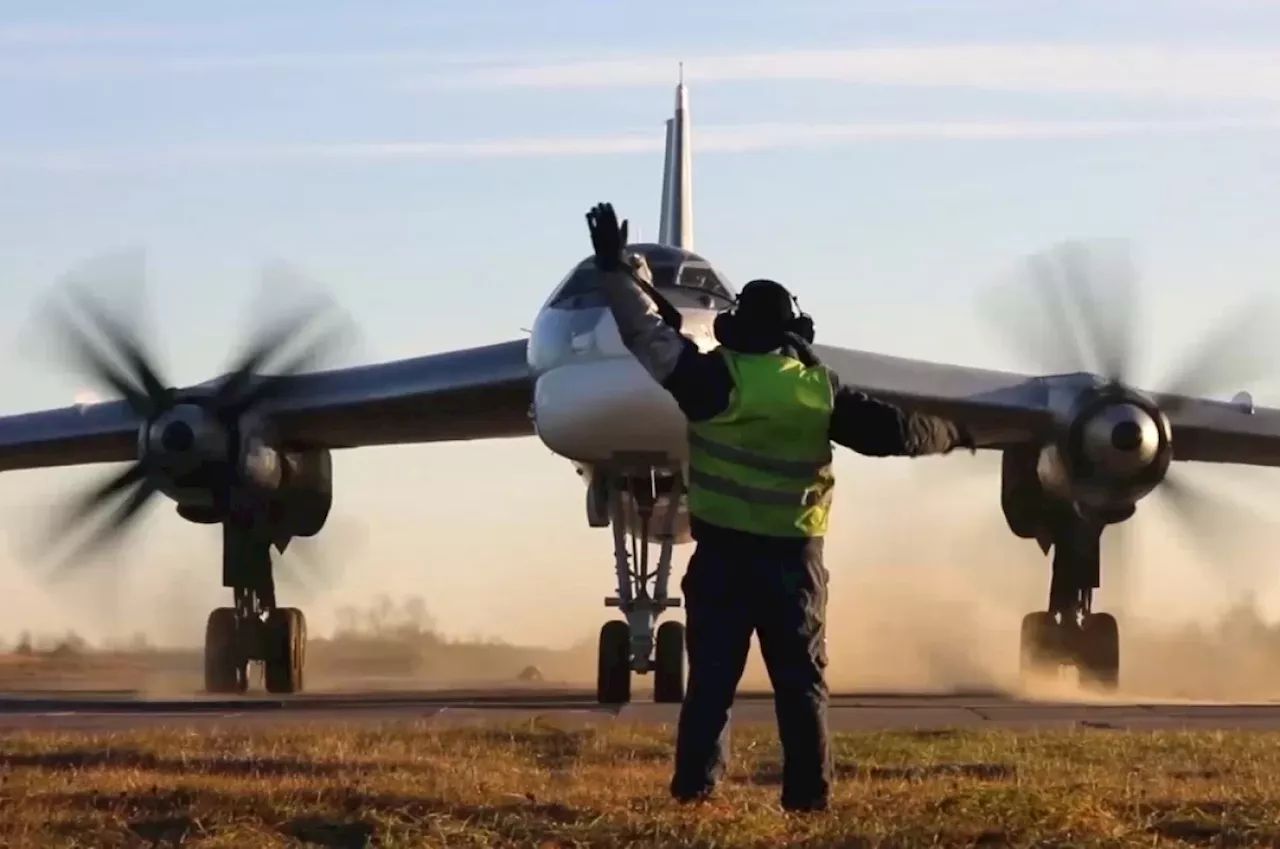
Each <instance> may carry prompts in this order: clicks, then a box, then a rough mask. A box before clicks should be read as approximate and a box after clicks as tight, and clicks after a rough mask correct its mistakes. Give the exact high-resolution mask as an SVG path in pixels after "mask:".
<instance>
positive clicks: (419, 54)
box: [0, 34, 581, 80]
mask: <svg viewBox="0 0 1280 849" xmlns="http://www.w3.org/2000/svg"><path fill="white" fill-rule="evenodd" d="M3 44H4V36H3V34H0V45H3ZM31 44H32V45H35V44H36V42H34V41H33V42H31ZM42 46H46V47H49V46H52V44H48V43H47V44H45V45H42ZM580 55H581V54H568V53H566V52H563V51H561V52H550V51H539V52H534V51H530V52H528V53H525V54H522V55H517V54H512V53H486V52H471V53H468V52H461V51H458V52H450V51H427V50H340V51H305V50H295V51H289V50H279V51H265V52H263V51H259V52H253V51H242V52H229V51H223V52H205V53H199V52H195V53H193V52H189V51H188V52H181V53H178V52H173V53H150V54H142V53H132V52H131V53H121V52H119V51H113V52H101V53H94V54H91V55H67V54H64V53H43V54H41V53H36V54H32V55H23V56H21V57H12V58H11V57H5V56H3V55H0V78H7V79H22V80H38V79H72V80H75V79H82V78H85V77H93V78H99V77H103V76H111V77H151V76H160V75H164V76H167V75H172V74H182V75H201V74H204V75H218V74H252V73H258V72H268V73H297V74H325V73H340V74H341V73H348V72H372V73H382V74H396V75H405V74H426V75H431V74H435V73H439V72H441V70H442V69H445V70H446V71H447V70H453V69H457V68H469V67H476V66H479V67H494V66H499V65H503V64H507V65H509V64H510V63H512V62H523V63H535V62H542V63H551V62H564V61H569V60H574V59H577V58H578V57H579V56H580Z"/></svg>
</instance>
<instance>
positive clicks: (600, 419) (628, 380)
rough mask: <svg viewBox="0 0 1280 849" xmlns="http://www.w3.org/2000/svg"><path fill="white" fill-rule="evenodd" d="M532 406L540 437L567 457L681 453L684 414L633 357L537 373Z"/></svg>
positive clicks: (677, 458)
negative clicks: (636, 453) (634, 453)
mask: <svg viewBox="0 0 1280 849" xmlns="http://www.w3.org/2000/svg"><path fill="white" fill-rule="evenodd" d="M615 333H616V330H615ZM533 406H534V422H535V425H536V427H537V432H538V437H539V438H540V439H541V440H542V442H543V444H545V445H546V446H547V447H548V448H550V449H551V450H552V451H554V452H555V453H557V454H559V455H560V456H562V457H565V458H568V459H570V460H576V461H579V462H603V461H608V460H611V459H613V458H614V457H615V456H616V455H617V454H619V453H631V452H644V453H652V454H659V455H665V456H667V457H670V458H673V461H680V460H682V459H683V457H684V453H685V450H686V446H685V427H686V423H685V418H684V414H683V413H681V412H680V408H679V407H678V406H677V405H676V402H675V400H674V399H673V398H672V397H671V396H670V395H669V394H668V393H667V391H666V390H664V389H663V388H662V387H661V386H660V385H659V384H658V383H657V381H655V380H654V379H653V378H652V377H650V376H649V374H648V373H647V372H646V371H645V370H644V369H643V368H641V366H640V364H639V363H638V362H637V361H636V360H635V359H634V358H633V357H630V356H628V357H618V358H614V359H606V360H596V361H593V362H583V363H569V364H567V365H562V366H559V367H557V368H554V369H552V370H551V371H549V372H547V373H546V374H544V375H542V376H541V377H539V378H538V381H537V383H536V384H535V386H534V393H533Z"/></svg>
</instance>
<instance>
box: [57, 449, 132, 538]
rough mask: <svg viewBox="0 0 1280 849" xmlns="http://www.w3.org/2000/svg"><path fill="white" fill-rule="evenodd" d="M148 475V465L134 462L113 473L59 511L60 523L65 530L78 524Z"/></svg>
mask: <svg viewBox="0 0 1280 849" xmlns="http://www.w3.org/2000/svg"><path fill="white" fill-rule="evenodd" d="M146 476H147V470H146V467H145V466H143V464H142V463H133V464H131V465H130V466H129V467H128V468H127V469H125V470H124V471H123V472H120V473H119V474H116V475H112V476H111V477H110V478H108V479H106V480H105V481H103V482H102V483H101V484H99V485H98V486H96V487H94V488H93V489H91V490H89V491H88V492H86V493H84V494H83V495H81V496H80V497H78V498H75V499H73V500H72V501H71V502H70V503H69V504H68V505H67V507H66V509H65V510H60V511H59V514H60V516H59V519H60V521H59V524H60V525H61V526H62V528H63V529H64V530H65V528H66V527H67V526H70V525H73V524H78V523H80V522H82V521H84V520H85V519H87V518H88V517H89V514H90V513H92V512H93V511H94V510H96V509H98V507H100V506H101V505H102V504H104V503H105V502H107V501H109V500H111V499H112V498H114V497H115V496H116V495H119V494H120V493H121V492H124V491H125V490H126V489H129V488H130V487H132V486H135V485H136V484H138V483H141V482H142V480H143V479H144V478H146Z"/></svg>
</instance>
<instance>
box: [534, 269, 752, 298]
mask: <svg viewBox="0 0 1280 849" xmlns="http://www.w3.org/2000/svg"><path fill="white" fill-rule="evenodd" d="M649 270H650V271H651V272H652V273H653V285H654V286H655V287H656V288H657V289H658V290H660V291H663V292H664V293H677V292H678V293H680V294H681V295H685V296H687V297H688V298H691V299H695V300H696V301H697V303H698V304H699V305H701V306H703V307H706V308H723V307H727V306H728V305H729V304H730V303H732V302H733V294H732V293H731V292H730V290H729V289H728V287H727V286H725V284H724V283H723V282H722V281H721V280H720V278H719V277H718V276H717V275H716V273H715V271H714V270H713V269H712V268H711V267H710V266H709V265H706V264H705V263H698V262H692V261H691V262H685V263H683V264H679V265H676V264H671V263H670V262H652V261H651V262H650V264H649ZM679 300H681V301H683V300H685V299H684V298H681V299H679ZM605 305H606V303H605V298H604V292H603V291H601V289H600V285H599V278H598V277H597V276H596V271H595V268H594V267H592V266H591V265H589V264H583V265H581V266H579V267H578V268H577V269H575V270H574V272H573V273H572V274H570V275H569V278H568V279H567V280H565V282H564V284H563V285H561V287H560V291H558V292H556V294H555V295H554V297H552V299H551V302H550V304H549V306H551V307H555V308H558V309H570V310H572V309H589V308H592V307H603V306H605ZM682 305H683V304H677V306H682Z"/></svg>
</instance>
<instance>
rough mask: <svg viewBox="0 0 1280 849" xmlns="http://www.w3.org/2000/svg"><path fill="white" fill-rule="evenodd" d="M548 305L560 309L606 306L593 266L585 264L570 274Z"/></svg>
mask: <svg viewBox="0 0 1280 849" xmlns="http://www.w3.org/2000/svg"><path fill="white" fill-rule="evenodd" d="M549 306H552V307H555V308H557V309H562V310H583V309H591V308H593V307H604V306H608V303H607V302H606V301H605V298H604V290H603V289H601V288H600V277H599V273H598V272H597V271H596V269H595V267H594V266H591V265H585V266H583V267H581V268H579V269H577V270H576V271H574V272H573V273H572V274H570V275H569V279H568V280H566V281H564V285H562V286H561V287H560V291H559V292H557V293H556V295H555V297H554V298H552V299H551V303H550V304H549Z"/></svg>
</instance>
